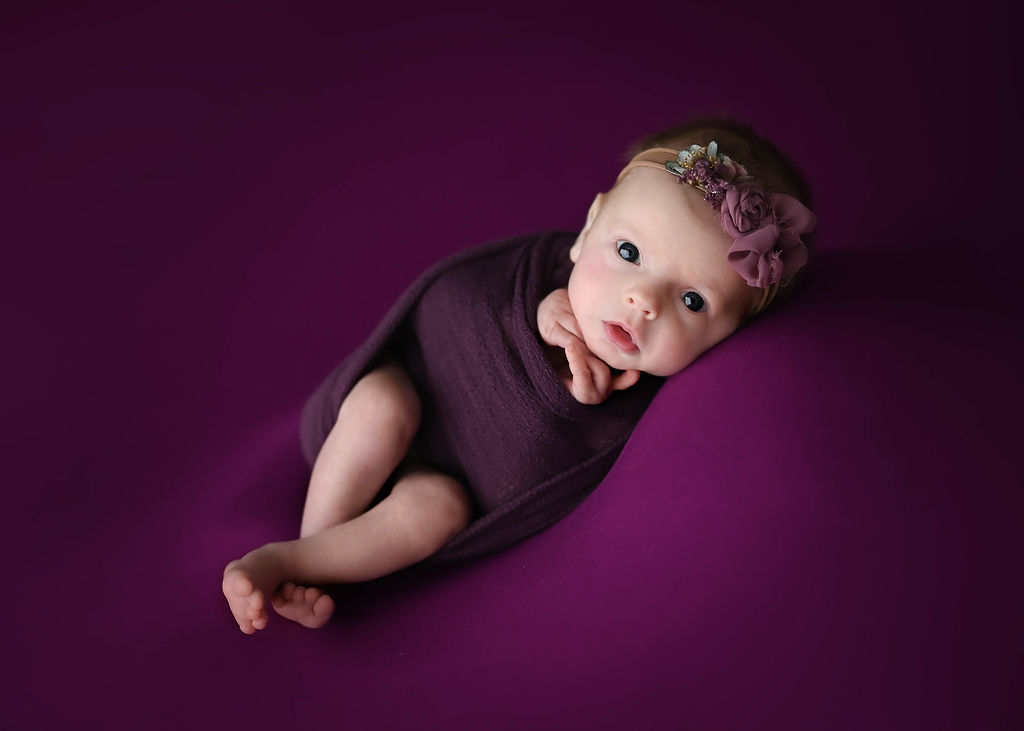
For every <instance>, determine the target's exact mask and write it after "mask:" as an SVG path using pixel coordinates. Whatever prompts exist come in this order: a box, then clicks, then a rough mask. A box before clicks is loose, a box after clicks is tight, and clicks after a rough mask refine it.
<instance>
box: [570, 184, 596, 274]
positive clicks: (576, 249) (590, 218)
mask: <svg viewBox="0 0 1024 731" xmlns="http://www.w3.org/2000/svg"><path fill="white" fill-rule="evenodd" d="M603 205H604V193H598V194H597V195H596V196H594V202H593V203H591V204H590V210H589V211H587V222H586V224H584V226H583V230H582V231H580V235H579V236H577V237H576V243H575V244H573V245H572V248H571V249H569V259H571V260H572V263H573V264H575V263H576V261H577V260H578V259H579V258H580V252H581V251H582V250H583V239H585V238H586V236H587V233H588V232H589V231H590V227H591V226H592V225H593V223H594V219H595V218H597V214H598V212H599V211H600V210H601V206H603Z"/></svg>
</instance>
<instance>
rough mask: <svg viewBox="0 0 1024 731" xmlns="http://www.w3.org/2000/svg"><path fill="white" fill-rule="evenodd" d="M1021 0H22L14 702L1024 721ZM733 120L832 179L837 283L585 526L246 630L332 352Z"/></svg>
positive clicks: (268, 718)
mask: <svg viewBox="0 0 1024 731" xmlns="http://www.w3.org/2000/svg"><path fill="white" fill-rule="evenodd" d="M1012 10H1013V8H1012V7H1010V6H1008V4H1007V3H1005V2H994V0H978V1H975V2H971V3H964V2H961V3H956V2H954V3H951V4H950V3H947V4H932V5H930V6H929V7H928V8H927V12H922V9H921V3H920V2H916V1H913V2H912V1H911V0H890V1H888V2H886V3H884V4H879V3H875V4H872V3H871V2H867V3H846V4H834V3H833V4H829V3H764V2H753V1H748V0H736V2H730V3H727V4H724V3H719V4H714V3H710V4H709V3H689V4H688V3H686V2H682V3H681V2H679V0H672V1H671V2H669V1H668V0H636V2H631V3H629V4H626V5H623V4H607V5H605V4H601V3H592V2H590V3H582V2H581V3H575V4H573V3H565V4H562V3H551V2H548V1H546V0H545V1H544V2H541V1H540V0H517V1H516V2H507V3H501V2H498V3H492V4H487V5H486V6H485V5H483V4H481V3H471V2H469V1H468V0H451V1H450V2H449V1H448V0H440V1H439V2H436V3H421V4H419V5H416V6H415V7H414V6H412V5H407V6H406V7H402V8H401V9H399V8H397V6H395V5H394V4H386V3H377V4H361V5H360V4H350V3H347V4H341V3H328V2H325V1H323V0H308V1H304V2H301V3H280V2H274V3H270V2H264V1H263V0H253V2H247V3H237V2H221V1H220V0H209V1H204V2H201V3H200V2H192V1H191V0H181V1H180V2H175V3H145V2H132V3H82V2H70V1H69V0H40V1H39V2H31V3H30V2H22V3H6V4H5V5H4V8H3V10H2V11H0V59H2V60H3V62H4V63H5V66H4V68H5V69H9V70H10V72H9V73H6V74H5V75H4V77H3V83H2V84H0V133H2V134H0V209H2V211H0V213H2V215H0V246H2V249H3V255H4V256H3V260H2V264H0V278H2V280H3V286H0V299H2V300H3V307H0V320H2V327H0V332H2V337H3V344H4V354H3V357H2V358H0V370H2V371H3V383H4V386H5V392H4V407H5V417H6V418H5V420H4V428H3V434H2V440H3V441H2V444H3V455H4V459H5V462H4V464H5V473H4V488H3V492H4V507H3V515H4V518H5V529H4V531H2V532H0V536H2V539H0V540H3V541H4V549H5V556H7V557H8V561H7V563H6V564H5V568H6V574H5V587H6V588H7V597H6V601H4V602H3V604H2V609H0V612H2V618H0V619H2V626H3V627H4V629H5V630H6V632H5V635H4V641H3V652H4V660H5V661H6V667H7V668H9V670H10V672H9V673H8V676H10V677H8V678H7V679H6V684H5V686H4V693H5V695H4V698H3V702H2V703H0V728H3V729H18V730H21V729H25V730H33V729H42V730H45V731H51V730H52V729H102V730H103V731H110V730H111V729H131V730H132V731H135V730H136V729H147V730H148V729H153V730H162V729H168V730H173V731H180V729H183V728H202V729H207V728H222V729H228V728H245V729H249V730H253V731H257V730H262V729H281V728H289V729H292V728H318V729H319V728H334V727H336V726H345V727H346V728H352V729H375V730H378V729H379V730H382V731H385V730H389V729H396V730H397V729H409V728H416V729H481V728H485V729H494V730H496V731H498V730H501V731H504V730H506V729H509V730H511V729H524V728H526V729H536V730H537V731H543V730H546V729H566V728H586V729H594V730H595V731H601V730H604V729H608V730H609V731H610V730H613V729H615V730H617V729H624V728H628V729H632V728H642V729H706V730H708V731H714V730H717V729H769V730H770V729H786V731H796V730H801V729H814V730H818V729H830V730H831V729H835V730H836V731H847V730H848V731H862V730H863V729H878V730H879V731H888V730H890V729H899V730H900V731H909V730H916V729H921V730H922V731H924V730H927V731H934V730H936V729H941V730H943V731H945V730H947V729H950V730H952V729H985V730H986V731H988V730H990V729H991V730H994V731H1010V730H1011V729H1012V730H1014V731H1016V730H1018V729H1021V728H1024V702H1022V698H1021V693H1020V688H1021V687H1024V660H1022V658H1024V632H1022V629H1021V621H1020V618H1021V617H1022V616H1024V597H1022V596H1021V592H1020V589H1019V583H1020V582H1019V579H1018V578H1017V577H1018V575H1019V573H1020V556H1021V555H1022V554H1024V543H1022V539H1021V530H1020V525H1019V523H1020V516H1021V515H1022V514H1024V490H1022V489H1021V487H1022V480H1021V475H1020V464H1019V463H1020V459H1019V455H1020V451H1021V450H1020V442H1021V414H1022V413H1024V383H1022V380H1021V373H1022V372H1024V341H1022V339H1021V338H1020V337H1019V334H1018V333H1019V330H1020V324H1021V322H1022V321H1024V312H1022V299H1021V297H1020V291H1021V285H1020V282H1019V267H1018V266H1017V263H1016V237H1017V232H1016V225H1015V222H1014V218H1015V214H1014V213H1013V210H1014V206H1015V203H1014V200H1015V198H1014V191H1015V189H1014V185H1013V184H1014V175H1015V171H1017V170H1019V169H1021V167H1022V165H1024V161H1022V160H1021V159H1020V158H1021V152H1020V149H1019V148H1020V145H1018V144H1014V141H1015V140H1017V139H1018V137H1019V129H1020V127H1021V126H1022V125H1021V116H1020V111H1019V110H1018V109H1017V107H1018V106H1019V104H1016V102H1017V99H1016V98H1015V97H1014V95H1013V94H1012V93H1010V92H1008V90H1012V89H1014V88H1017V87H1018V86H1019V79H1018V78H1017V77H1018V76H1019V71H1018V69H1019V67H1020V60H1019V58H1018V56H1019V45H1020V44H1019V39H1018V38H1017V37H1016V36H1017V35H1018V30H1017V29H1018V28H1019V24H1017V23H1015V22H1013V20H1014V19H1013V17H1012V16H1011V13H1012ZM652 21H653V22H652ZM717 111H726V112H728V113H731V114H734V115H736V116H738V117H740V118H741V119H744V120H746V121H750V122H752V123H753V124H754V126H755V127H756V128H758V129H759V130H761V131H762V132H764V133H765V134H766V135H767V136H768V137H769V138H771V139H772V140H773V141H775V142H776V143H778V144H779V145H780V147H781V148H782V149H783V150H784V151H786V152H788V153H790V154H792V155H793V157H794V159H795V160H796V162H797V163H798V164H799V165H800V167H801V168H802V169H803V170H804V172H805V173H806V174H807V177H808V179H809V181H810V182H811V184H812V187H813V190H814V193H815V203H814V206H813V208H814V210H815V212H816V213H817V214H818V215H819V220H820V229H819V233H818V235H817V236H816V240H815V251H814V252H813V259H812V265H811V266H812V269H811V272H810V274H811V278H810V281H809V283H808V284H809V286H808V287H807V288H806V290H805V291H804V292H802V293H801V294H800V296H799V297H798V298H796V299H795V300H793V302H791V303H786V305H785V306H783V307H782V308H780V309H778V310H776V311H773V312H769V313H767V314H766V316H765V317H764V318H762V319H760V320H759V321H758V322H756V323H754V324H753V325H752V326H751V327H749V328H746V329H744V331H743V332H741V333H738V334H737V335H736V336H735V337H732V338H729V339H728V340H726V341H724V342H723V343H721V344H720V346H718V347H716V348H715V349H714V350H712V351H710V352H709V353H707V354H706V355H705V356H704V357H702V358H701V359H700V360H698V361H697V362H695V363H694V364H693V365H692V366H691V367H690V368H687V369H686V371H684V372H683V373H681V374H679V375H678V376H676V377H673V378H670V379H667V380H666V382H665V383H664V384H663V385H662V387H661V388H660V390H659V392H658V394H657V395H656V397H655V398H654V399H653V400H652V401H651V404H650V405H649V406H648V408H647V410H646V411H645V412H644V415H643V416H642V417H641V419H640V420H639V422H638V423H637V425H636V427H635V428H634V430H633V433H632V435H631V436H630V438H629V440H628V441H627V443H626V445H625V447H624V448H623V450H622V452H621V454H620V456H619V459H618V460H617V461H616V463H615V465H614V466H613V467H612V469H611V470H610V471H609V472H608V474H607V476H606V477H605V479H604V480H603V481H602V482H601V484H600V485H599V486H598V487H597V489H595V490H594V491H593V492H592V493H591V494H590V495H589V496H587V498H586V500H584V501H583V502H582V503H581V504H580V505H579V506H578V507H577V508H576V509H575V510H573V511H572V512H571V513H570V514H569V515H567V516H566V517H564V518H563V519H562V520H560V521H559V522H558V523H556V524H554V525H552V526H551V527H549V528H548V529H546V530H544V531H543V532H541V533H538V534H536V535H534V536H532V537H530V538H528V539H526V540H523V541H520V542H519V543H517V544H515V545H513V546H510V547H508V548H506V549H504V550H501V551H496V552H493V553H491V554H488V555H486V556H483V557H481V558H479V559H476V560H473V561H464V562H460V563H452V564H446V565H435V566H433V567H427V566H418V567H413V568H411V569H409V570H408V571H404V572H400V573H399V574H396V575H393V576H390V577H386V578H384V579H381V580H379V581H375V582H370V583H368V584H359V585H352V586H345V587H332V589H331V592H332V595H334V596H335V598H336V599H337V600H338V601H337V603H338V611H337V614H336V616H335V617H334V619H333V620H332V622H331V623H330V624H329V625H328V626H327V627H325V628H323V629H321V630H317V631H315V632H313V631H308V630H304V629H303V628H301V627H298V626H296V625H294V624H293V623H290V622H287V621H284V620H281V619H280V618H279V617H277V616H276V615H275V616H271V624H270V626H269V627H268V629H267V630H266V631H264V632H262V633H260V634H258V635H256V636H243V635H242V634H241V633H240V632H238V630H237V626H236V625H235V624H234V622H233V621H232V619H231V615H230V612H229V611H228V609H227V606H226V603H225V602H224V598H223V596H222V595H221V592H220V579H221V573H222V571H223V568H224V565H225V564H226V563H227V562H228V561H229V560H231V559H234V558H237V557H239V556H240V555H242V554H243V553H244V552H246V551H248V550H250V549H252V548H254V547H255V546H258V545H261V544H263V543H266V542H268V541H276V540H287V539H291V538H294V537H296V535H297V530H296V527H297V526H298V524H299V520H300V516H301V509H302V501H303V496H304V492H305V487H306V485H307V483H308V479H309V466H308V464H307V463H306V461H305V459H304V458H303V454H302V451H301V449H300V446H299V439H298V432H299V423H300V413H301V410H302V406H303V404H304V403H305V401H306V399H307V398H308V397H309V395H310V393H311V392H312V391H313V390H314V389H315V388H316V387H317V385H318V384H319V383H320V382H321V381H322V379H323V377H324V375H325V374H326V373H328V372H329V371H330V369H331V368H332V367H334V366H335V365H336V364H337V363H338V362H339V361H340V360H341V359H342V358H344V357H345V356H346V355H348V354H350V353H352V352H354V351H355V350H356V349H357V348H359V347H360V344H361V343H363V342H364V341H365V340H366V339H367V337H369V336H370V335H371V329H372V327H373V324H374V323H376V322H379V321H380V319H381V318H382V317H384V316H385V315H386V313H387V311H388V309H389V308H390V307H391V306H392V305H393V304H394V302H395V301H396V299H397V298H399V297H400V296H401V295H402V292H404V291H405V290H406V289H407V287H408V285H409V284H410V283H411V282H413V280H414V278H415V277H416V276H418V275H419V274H421V273H422V272H423V271H425V270H426V269H427V267H429V266H431V265H432V264H433V263H434V262H437V261H440V260H441V259H443V258H444V257H445V256H448V255H451V254H452V253H453V252H456V251H458V250H461V249H463V248H465V247H468V246H472V245H474V244H477V243H479V242H481V241H492V240H499V239H502V238H504V237H507V236H511V235H515V234H518V233H521V232H524V231H535V230H570V229H572V228H573V227H577V226H580V225H582V223H583V218H584V214H585V212H586V209H587V206H588V205H589V204H590V202H591V200H593V196H594V194H595V193H596V192H598V191H599V190H603V189H607V186H609V185H610V184H611V183H612V181H613V180H614V178H615V175H616V173H617V172H618V170H619V169H620V167H621V165H622V164H623V163H624V162H625V158H626V157H628V155H626V154H625V150H626V148H627V147H628V145H629V144H630V143H631V142H633V141H635V140H637V139H640V138H642V137H643V136H644V135H646V134H648V133H651V132H653V131H655V130H658V129H660V128H662V127H664V126H667V125H670V124H673V123H676V122H677V121H679V120H681V119H684V118H686V117H689V116H691V115H693V114H703V113H709V112H717ZM330 312H344V313H352V314H351V315H350V316H349V317H348V318H347V323H346V327H344V328H337V329H327V326H328V325H329V324H330V318H328V317H327V315H326V314H325V313H330Z"/></svg>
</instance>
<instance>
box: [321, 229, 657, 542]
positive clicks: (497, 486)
mask: <svg viewBox="0 0 1024 731" xmlns="http://www.w3.org/2000/svg"><path fill="white" fill-rule="evenodd" d="M575 238H576V235H575V234H570V233H542V234H533V235H529V236H523V237H519V238H515V239H509V240H506V241H500V242H496V243H492V244H488V245H485V246H481V247H479V248H475V249H470V250H467V251H463V252H460V253H458V254H456V255H454V256H452V257H450V258H448V259H446V260H444V261H442V262H441V263H439V264H438V265H436V266H435V267H433V268H432V269H430V270H429V271H427V272H426V273H425V274H423V275H422V276H420V277H419V279H417V280H416V281H415V282H414V283H413V285H412V286H411V287H410V288H409V289H408V290H407V291H406V292H405V293H404V294H403V296H402V297H401V298H400V299H399V300H398V302H397V303H396V304H395V306H394V307H393V308H392V309H391V311H390V312H389V313H388V314H387V315H386V316H385V318H384V319H383V321H382V322H381V323H380V325H378V327H377V328H376V329H375V330H374V332H373V333H372V334H371V336H370V337H369V339H368V340H367V341H366V342H365V343H364V344H363V345H362V346H360V347H359V348H358V349H357V350H356V351H355V352H354V353H352V354H351V355H350V356H349V357H348V358H346V359H345V360H344V361H343V362H342V363H341V364H340V365H339V366H338V367H337V368H336V369H335V370H334V371H333V372H332V373H331V374H330V375H329V376H328V378H327V380H326V381H325V382H324V383H323V384H322V385H321V386H320V388H319V389H317V391H316V393H314V394H313V396H312V397H311V398H310V400H309V401H308V403H307V404H306V408H305V411H304V413H303V419H302V444H303V450H304V452H305V454H306V457H307V459H309V461H310V462H311V463H312V461H313V460H314V459H315V457H316V454H317V453H318V452H319V449H320V447H321V445H322V444H323V442H324V440H325V439H326V437H327V434H328V432H329V431H330V429H331V427H332V426H333V425H334V421H335V419H336V417H337V413H338V409H339V408H340V407H341V403H342V401H343V400H344V398H345V395H346V394H347V393H348V392H349V390H350V389H351V388H352V386H353V385H354V384H355V383H356V381H357V380H358V379H359V378H360V376H362V375H363V374H365V373H366V372H367V371H368V370H370V369H372V368H373V367H374V366H375V365H377V364H378V363H380V362H381V361H383V360H384V359H386V358H389V357H396V358H398V360H399V361H400V362H401V363H402V364H403V366H404V367H405V368H406V370H407V372H408V373H409V375H410V377H411V378H412V381H413V383H414V384H415V385H416V389H417V391H418V392H419V394H420V398H421V400H422V403H423V419H422V423H421V425H420V430H419V433H418V434H417V436H416V439H415V442H414V444H413V447H412V450H411V460H412V461H414V462H415V463H418V464H424V465H427V466H429V467H432V468H434V469H437V470H440V471H442V472H444V473H446V474H449V475H451V476H453V477H455V478H456V479H458V480H459V481H460V482H462V484H463V485H465V486H466V487H467V489H468V491H469V494H470V496H471V498H472V500H473V503H474V509H475V514H474V518H473V521H472V522H471V523H470V525H469V526H468V527H467V528H466V529H465V530H464V531H463V532H462V533H460V534H459V535H457V536H455V537H454V538H453V539H452V540H451V541H450V542H449V543H448V544H447V545H446V546H444V547H443V548H442V549H441V550H440V551H439V552H438V553H437V554H435V555H434V556H433V557H432V559H434V560H452V559H463V558H470V557H473V556H477V555H480V554H483V553H487V552H489V551H493V550H496V549H499V548H502V547H504V546H507V545H510V544H512V543H515V542H516V541H519V540H521V539H523V538H525V537H527V536H529V535H531V534H533V533H536V532H538V531H540V530H542V529H544V528H546V527H548V526H549V525H551V524H552V523H554V522H556V521H557V520H559V519H560V518H562V517H564V516H565V515H566V514H568V513H569V512H570V511H571V510H572V509H573V508H575V507H576V506H577V505H579V503H580V502H581V501H582V500H583V499H584V498H585V497H586V496H587V495H588V494H589V493H590V492H591V491H592V490H593V489H594V488H595V487H597V485H598V483H599V482H600V481H601V479H602V478H603V477H604V475H605V474H606V473H607V472H608V470H609V469H610V468H611V466H612V464H614V462H615V460H616V458H617V457H618V455H619V452H621V450H622V448H623V446H624V445H625V443H626V440H627V439H628V437H629V435H630V433H631V432H632V430H633V427H634V426H635V424H636V422H637V421H638V419H639V418H640V416H641V415H642V414H643V412H644V410H645V409H646V408H647V406H648V404H649V403H650V400H651V399H652V398H653V396H654V394H655V393H656V392H657V389H658V387H659V386H660V385H661V383H662V380H663V379H659V378H654V377H651V376H646V375H645V376H643V377H642V378H641V380H640V382H639V383H638V384H637V385H635V386H634V387H633V388H631V389H629V390H626V391H617V392H614V393H613V394H612V395H611V397H610V398H609V399H608V400H607V401H606V402H605V403H603V404H601V405H599V406H587V405H584V404H580V403H579V402H577V401H576V399H575V398H573V396H572V394H571V393H569V391H568V390H567V389H566V388H565V386H564V385H563V384H562V383H561V381H560V380H559V378H558V375H557V373H556V372H555V370H554V368H553V367H552V366H551V365H550V363H549V361H548V359H547V356H546V354H545V345H544V343H543V342H542V341H541V339H540V336H539V335H538V333H537V326H536V322H537V305H538V303H539V302H540V300H541V299H542V298H543V297H544V296H546V295H547V294H548V293H549V292H551V291H552V290H554V289H557V288H559V287H564V286H566V284H567V283H568V281H569V274H570V272H571V271H572V263H571V261H570V260H569V248H570V246H572V243H573V242H574V241H575Z"/></svg>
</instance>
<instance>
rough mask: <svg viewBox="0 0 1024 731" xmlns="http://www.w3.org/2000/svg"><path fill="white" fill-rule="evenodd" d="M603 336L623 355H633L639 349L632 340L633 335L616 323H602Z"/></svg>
mask: <svg viewBox="0 0 1024 731" xmlns="http://www.w3.org/2000/svg"><path fill="white" fill-rule="evenodd" d="M604 336H605V337H606V338H608V340H609V341H610V342H611V344H612V345H614V346H615V347H616V348H618V349H619V350H621V351H622V352H623V353H634V352H636V351H637V350H639V349H640V348H638V347H637V344H636V342H635V341H634V339H633V333H632V332H631V331H630V330H628V329H627V328H625V327H623V326H622V325H620V324H619V323H617V322H606V323H604Z"/></svg>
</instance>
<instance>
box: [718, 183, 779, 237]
mask: <svg viewBox="0 0 1024 731" xmlns="http://www.w3.org/2000/svg"><path fill="white" fill-rule="evenodd" d="M771 215H772V207H771V202H770V201H769V200H768V196H766V195H765V193H764V191H763V190H761V189H760V188H758V187H756V186H752V185H744V186H740V187H735V186H734V187H731V188H729V190H728V191H726V193H725V202H724V203H723V204H722V228H723V229H725V232H726V233H727V234H729V235H730V236H732V237H733V238H734V239H735V238H739V237H740V236H744V235H746V234H748V233H750V232H751V231H756V230H757V229H759V228H761V226H762V225H763V224H764V222H765V221H766V220H768V219H769V217H770V216H771Z"/></svg>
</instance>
